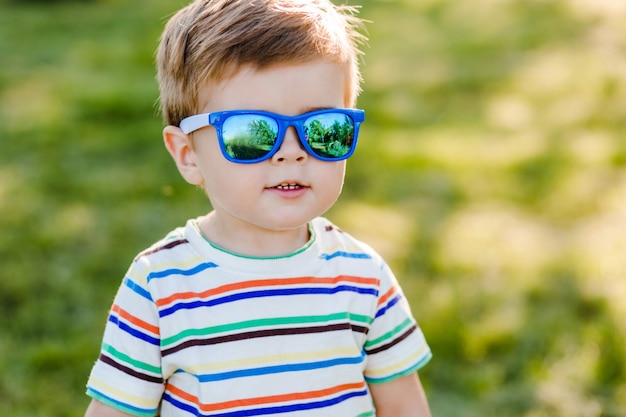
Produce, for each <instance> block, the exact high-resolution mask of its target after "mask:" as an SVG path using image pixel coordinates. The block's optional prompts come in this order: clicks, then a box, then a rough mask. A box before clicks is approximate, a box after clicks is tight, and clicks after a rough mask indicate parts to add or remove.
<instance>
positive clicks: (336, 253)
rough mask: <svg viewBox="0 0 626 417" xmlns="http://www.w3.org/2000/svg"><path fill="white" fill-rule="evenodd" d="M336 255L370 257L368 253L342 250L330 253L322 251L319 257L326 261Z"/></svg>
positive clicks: (354, 257) (353, 257)
mask: <svg viewBox="0 0 626 417" xmlns="http://www.w3.org/2000/svg"><path fill="white" fill-rule="evenodd" d="M338 256H341V257H342V258H352V259H372V257H371V256H370V255H368V254H367V253H351V252H344V251H337V252H334V253H330V254H328V253H324V254H322V255H320V258H322V259H324V260H326V261H329V260H331V259H333V258H336V257H338Z"/></svg>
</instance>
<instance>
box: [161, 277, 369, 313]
mask: <svg viewBox="0 0 626 417" xmlns="http://www.w3.org/2000/svg"><path fill="white" fill-rule="evenodd" d="M344 291H346V292H355V293H358V294H370V295H373V296H378V290H377V289H375V288H359V287H353V286H350V285H339V286H337V287H333V288H312V287H309V288H283V289H275V290H260V291H250V292H246V293H239V294H232V295H228V296H225V297H221V298H215V299H212V300H199V301H191V302H188V303H177V304H174V305H173V306H171V307H168V308H165V309H163V310H160V311H159V317H161V318H163V317H166V316H169V315H170V314H174V313H175V312H176V311H178V310H182V309H187V310H190V309H194V308H198V307H212V306H216V305H220V304H226V303H231V302H234V301H239V300H245V299H249V298H262V297H278V296H285V295H302V294H306V295H309V294H336V293H338V292H344Z"/></svg>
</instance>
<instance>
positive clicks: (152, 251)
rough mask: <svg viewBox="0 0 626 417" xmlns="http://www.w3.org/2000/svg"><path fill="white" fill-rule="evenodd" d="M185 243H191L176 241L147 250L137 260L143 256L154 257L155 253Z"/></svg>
mask: <svg viewBox="0 0 626 417" xmlns="http://www.w3.org/2000/svg"><path fill="white" fill-rule="evenodd" d="M184 243H189V241H188V240H187V239H180V240H174V241H172V242H169V243H168V244H167V245H163V246H159V247H157V248H154V249H152V250H147V251H145V252H141V253H140V254H139V255H137V257H136V258H135V260H137V259H139V258H141V257H142V256H148V255H152V254H153V253H156V252H159V251H161V250H164V249H172V248H175V247H176V246H178V245H182V244H184Z"/></svg>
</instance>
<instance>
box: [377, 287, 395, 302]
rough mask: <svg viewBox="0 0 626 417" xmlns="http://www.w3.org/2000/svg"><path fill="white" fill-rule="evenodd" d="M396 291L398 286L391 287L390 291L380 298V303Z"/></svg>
mask: <svg viewBox="0 0 626 417" xmlns="http://www.w3.org/2000/svg"><path fill="white" fill-rule="evenodd" d="M395 293H396V288H395V287H391V288H389V291H387V292H386V293H385V295H383V296H382V297H380V299H379V300H378V305H381V304H383V303H385V302H386V301H387V300H388V299H389V298H390V297H391V296H392V295H394V294H395Z"/></svg>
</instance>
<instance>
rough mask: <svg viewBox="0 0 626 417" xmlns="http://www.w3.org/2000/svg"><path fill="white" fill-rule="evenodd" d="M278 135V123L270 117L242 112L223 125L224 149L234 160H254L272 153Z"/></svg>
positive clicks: (229, 118)
mask: <svg viewBox="0 0 626 417" xmlns="http://www.w3.org/2000/svg"><path fill="white" fill-rule="evenodd" d="M277 137H278V124H277V123H276V121H275V120H274V119H272V118H270V117H266V116H261V115H254V114H240V115H236V116H230V117H228V118H227V119H226V120H225V121H224V123H223V125H222V139H223V141H224V150H225V151H226V153H227V154H228V156H230V157H231V158H232V159H233V160H238V161H253V160H256V159H262V158H263V157H265V156H267V154H269V153H270V151H271V150H272V148H273V147H274V144H275V143H276V138H277Z"/></svg>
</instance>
